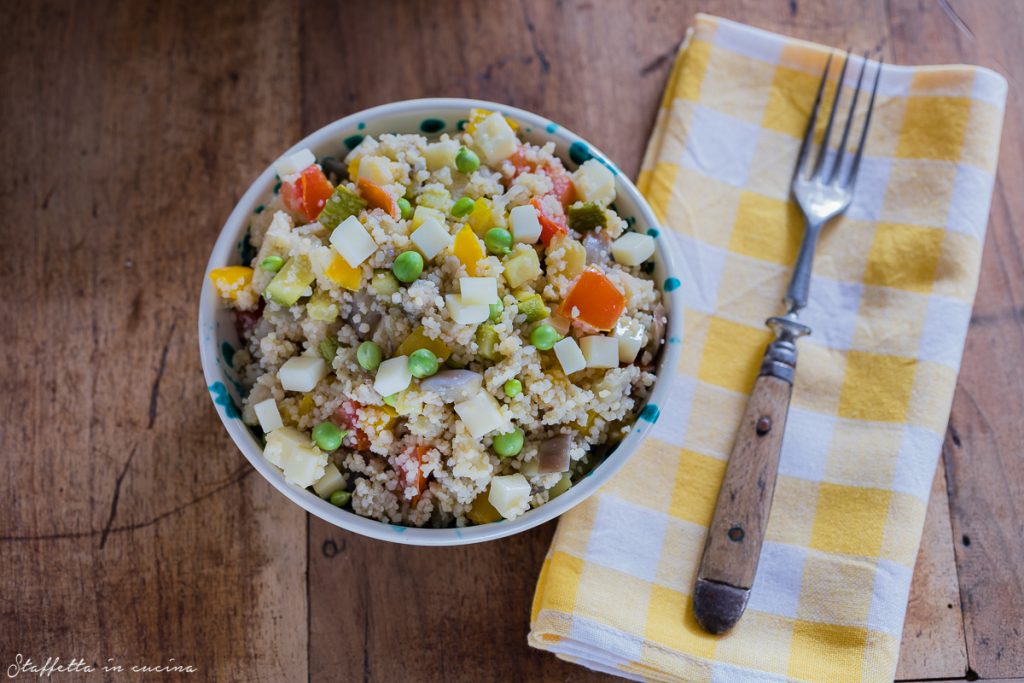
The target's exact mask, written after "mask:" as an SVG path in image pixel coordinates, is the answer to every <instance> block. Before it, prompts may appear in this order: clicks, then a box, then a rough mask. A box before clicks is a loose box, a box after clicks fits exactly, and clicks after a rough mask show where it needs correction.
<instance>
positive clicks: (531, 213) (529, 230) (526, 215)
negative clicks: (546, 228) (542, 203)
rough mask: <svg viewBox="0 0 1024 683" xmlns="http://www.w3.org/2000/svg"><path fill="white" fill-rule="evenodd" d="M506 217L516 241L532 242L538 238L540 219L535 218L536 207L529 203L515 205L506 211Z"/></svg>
mask: <svg viewBox="0 0 1024 683" xmlns="http://www.w3.org/2000/svg"><path fill="white" fill-rule="evenodd" d="M508 217H509V221H510V222H511V223H512V237H514V238H515V241H516V242H523V243H524V244H533V243H535V242H536V241H537V240H539V239H540V232H541V230H540V219H538V218H537V209H535V208H533V206H532V205H531V204H523V205H522V206H517V207H516V208H514V209H512V210H511V211H509V212H508Z"/></svg>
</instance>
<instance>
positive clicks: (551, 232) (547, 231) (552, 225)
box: [530, 197, 569, 247]
mask: <svg viewBox="0 0 1024 683" xmlns="http://www.w3.org/2000/svg"><path fill="white" fill-rule="evenodd" d="M530 203H531V204H533V208H535V209H537V219H538V220H539V221H540V241H541V242H543V243H544V246H545V247H546V246H548V245H549V244H551V238H553V237H554V236H555V235H567V234H569V228H568V227H567V226H566V224H565V213H564V212H562V211H561V210H559V211H558V212H557V213H552V212H551V211H546V210H545V209H544V204H543V202H542V201H541V197H534V198H533V199H531V200H530Z"/></svg>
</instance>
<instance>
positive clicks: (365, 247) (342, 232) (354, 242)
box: [331, 216, 377, 268]
mask: <svg viewBox="0 0 1024 683" xmlns="http://www.w3.org/2000/svg"><path fill="white" fill-rule="evenodd" d="M331 246H332V247H334V250H335V251H337V252H338V253H339V254H341V257H342V258H343V259H345V261H346V262H348V264H349V265H350V266H352V267H353V268H357V267H359V264H360V263H362V262H363V261H365V260H366V259H368V258H370V256H371V255H372V254H373V252H375V251H377V243H376V242H374V241H373V238H372V237H370V233H368V232H366V228H364V227H363V224H362V223H360V222H359V219H358V218H356V217H355V216H349V217H348V218H346V219H345V220H343V221H342V222H341V225H339V226H338V227H336V228H335V229H334V232H332V233H331Z"/></svg>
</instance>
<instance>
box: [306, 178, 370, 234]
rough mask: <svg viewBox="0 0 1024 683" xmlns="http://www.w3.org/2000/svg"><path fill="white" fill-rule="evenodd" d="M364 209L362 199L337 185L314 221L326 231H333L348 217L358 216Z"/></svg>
mask: <svg viewBox="0 0 1024 683" xmlns="http://www.w3.org/2000/svg"><path fill="white" fill-rule="evenodd" d="M365 208H366V201H365V200H364V199H363V198H362V197H360V196H359V195H357V194H356V193H355V192H353V191H352V190H350V189H348V188H347V187H345V186H344V185H338V186H337V187H336V188H334V194H332V195H331V196H330V197H328V198H327V202H326V203H324V208H323V209H321V211H320V215H319V216H317V217H316V219H317V220H318V221H320V223H322V224H323V225H325V226H327V229H328V230H334V229H335V228H336V227H338V225H339V224H340V223H341V222H342V221H343V220H345V219H346V218H348V217H349V216H358V215H359V212H360V211H362V210H363V209H365Z"/></svg>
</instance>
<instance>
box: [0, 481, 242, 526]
mask: <svg viewBox="0 0 1024 683" xmlns="http://www.w3.org/2000/svg"><path fill="white" fill-rule="evenodd" d="M255 471H256V470H255V469H253V468H252V467H248V468H246V470H245V471H244V472H242V474H241V475H239V476H237V477H235V478H234V479H232V480H231V481H229V482H227V483H225V484H222V485H221V486H218V487H217V488H215V489H212V490H211V491H208V492H206V493H204V494H203V495H201V496H197V497H196V498H193V499H192V500H190V501H189V502H187V503H183V504H182V505H179V506H177V507H174V508H171V509H170V510H168V511H167V512H161V513H160V514H159V515H157V516H155V517H153V518H151V519H148V520H146V521H145V522H134V523H131V524H125V525H122V526H117V527H111V528H110V529H109V531H108V534H107V535H108V536H109V535H110V534H117V533H121V532H124V531H138V530H140V529H145V528H146V527H150V526H153V525H154V524H157V523H158V522H162V521H163V520H165V519H167V518H168V517H173V516H174V515H177V514H178V513H180V512H184V511H185V510H187V509H188V508H190V507H192V506H193V505H197V504H198V503H201V502H203V501H204V500H207V499H209V498H212V497H213V496H215V495H217V494H218V493H220V492H221V491H224V490H225V489H227V488H230V487H232V486H234V485H235V484H238V483H239V482H241V481H242V480H244V479H245V478H246V477H248V476H249V475H250V474H252V473H253V472H255ZM102 534H103V529H92V530H89V531H70V532H58V533H53V534H32V535H29V536H0V541H63V540H67V539H77V538H90V537H92V536H100V535H102Z"/></svg>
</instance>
